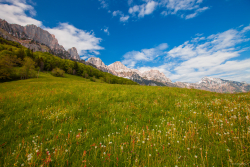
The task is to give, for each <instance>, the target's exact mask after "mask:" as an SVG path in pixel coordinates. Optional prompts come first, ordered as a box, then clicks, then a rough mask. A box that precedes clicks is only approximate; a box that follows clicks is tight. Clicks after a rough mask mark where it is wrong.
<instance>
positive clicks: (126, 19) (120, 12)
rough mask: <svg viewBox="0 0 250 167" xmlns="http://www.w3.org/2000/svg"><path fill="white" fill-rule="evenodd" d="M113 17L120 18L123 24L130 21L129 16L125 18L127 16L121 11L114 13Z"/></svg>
mask: <svg viewBox="0 0 250 167" xmlns="http://www.w3.org/2000/svg"><path fill="white" fill-rule="evenodd" d="M112 15H113V16H119V17H120V21H121V22H126V21H128V19H129V16H128V15H126V16H125V15H124V14H123V12H122V11H120V10H116V11H114V12H113V13H112Z"/></svg>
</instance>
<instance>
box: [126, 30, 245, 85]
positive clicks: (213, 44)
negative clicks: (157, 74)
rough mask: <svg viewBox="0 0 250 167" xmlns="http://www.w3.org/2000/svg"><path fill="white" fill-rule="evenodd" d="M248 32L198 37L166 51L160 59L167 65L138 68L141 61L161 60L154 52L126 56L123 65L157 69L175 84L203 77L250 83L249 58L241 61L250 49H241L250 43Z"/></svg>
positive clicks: (231, 31)
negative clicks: (243, 44) (245, 43)
mask: <svg viewBox="0 0 250 167" xmlns="http://www.w3.org/2000/svg"><path fill="white" fill-rule="evenodd" d="M247 31H250V25H249V26H246V27H244V28H243V29H242V30H236V29H230V30H227V31H225V32H222V33H218V34H213V35H210V36H208V37H203V36H202V35H201V34H199V37H196V38H193V39H191V40H190V41H186V42H184V43H183V44H182V45H179V46H176V47H174V48H172V49H171V50H169V51H167V52H163V55H162V56H161V57H163V58H164V59H165V62H164V63H163V64H161V65H159V66H153V67H152V66H136V63H137V62H138V61H140V60H143V61H145V62H146V61H153V60H155V59H156V58H157V57H158V56H157V55H158V54H155V53H153V54H149V55H147V54H146V53H145V52H144V50H145V49H142V51H140V52H139V51H132V52H128V53H126V54H125V55H124V60H123V62H124V63H126V65H127V66H129V67H133V68H134V67H136V68H137V69H139V70H145V69H151V68H153V69H158V70H159V71H161V72H163V73H164V74H165V75H166V76H167V77H169V78H170V79H171V80H172V81H182V82H198V81H199V80H200V79H201V78H202V77H204V76H211V77H217V78H222V79H228V80H235V81H246V82H248V83H250V73H249V72H250V65H249V64H250V58H245V59H244V58H241V53H242V52H244V51H246V50H248V49H249V48H247V47H244V48H240V47H238V44H241V43H243V42H247V41H249V40H250V39H249V38H247V37H246V36H245V33H246V32H247ZM165 45H166V44H165ZM151 53H152V52H151Z"/></svg>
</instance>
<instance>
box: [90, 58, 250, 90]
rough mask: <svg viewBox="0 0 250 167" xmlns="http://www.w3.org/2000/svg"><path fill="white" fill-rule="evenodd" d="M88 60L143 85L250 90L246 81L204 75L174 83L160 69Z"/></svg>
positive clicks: (107, 70) (103, 69)
mask: <svg viewBox="0 0 250 167" xmlns="http://www.w3.org/2000/svg"><path fill="white" fill-rule="evenodd" d="M86 62H88V63H91V64H93V65H95V66H96V67H97V68H98V69H100V70H102V71H105V72H109V73H111V74H113V75H116V76H119V77H123V78H128V79H130V80H132V81H135V82H137V83H139V84H142V85H152V86H169V87H180V88H194V89H201V90H207V91H212V92H221V93H226V92H230V93H233V92H247V91H250V84H247V83H245V82H236V81H229V80H223V79H219V78H212V77H204V78H202V80H201V81H199V82H197V83H188V82H175V83H173V82H172V81H171V80H170V79H169V78H167V77H166V76H165V75H164V74H163V73H161V72H160V71H159V70H154V69H151V70H147V71H139V70H137V69H130V68H127V67H126V66H125V65H123V64H122V63H121V62H119V61H117V62H114V63H113V64H110V65H109V66H106V65H105V64H104V63H103V62H102V60H101V59H100V58H94V57H91V58H89V59H88V60H87V61H86Z"/></svg>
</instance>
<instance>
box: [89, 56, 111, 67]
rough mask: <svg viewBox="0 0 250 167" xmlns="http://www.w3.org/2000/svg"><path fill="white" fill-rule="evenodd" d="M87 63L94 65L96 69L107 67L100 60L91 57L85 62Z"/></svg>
mask: <svg viewBox="0 0 250 167" xmlns="http://www.w3.org/2000/svg"><path fill="white" fill-rule="evenodd" d="M87 62H89V63H91V64H94V65H95V66H97V67H107V66H106V65H105V64H104V63H103V62H102V60H101V59H100V58H95V57H91V58H89V59H88V60H87Z"/></svg>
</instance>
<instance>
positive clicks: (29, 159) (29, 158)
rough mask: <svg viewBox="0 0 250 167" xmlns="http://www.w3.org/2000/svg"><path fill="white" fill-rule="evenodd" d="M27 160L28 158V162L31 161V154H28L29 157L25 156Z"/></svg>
mask: <svg viewBox="0 0 250 167" xmlns="http://www.w3.org/2000/svg"><path fill="white" fill-rule="evenodd" d="M27 158H28V161H31V160H32V158H33V156H32V153H31V154H29V155H28V156H27Z"/></svg>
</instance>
